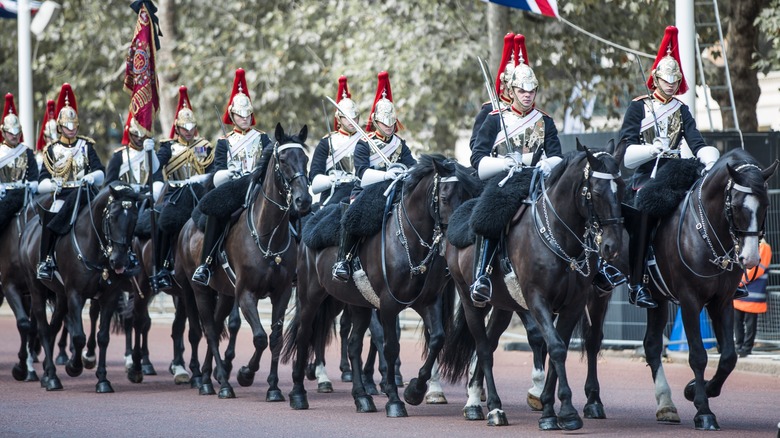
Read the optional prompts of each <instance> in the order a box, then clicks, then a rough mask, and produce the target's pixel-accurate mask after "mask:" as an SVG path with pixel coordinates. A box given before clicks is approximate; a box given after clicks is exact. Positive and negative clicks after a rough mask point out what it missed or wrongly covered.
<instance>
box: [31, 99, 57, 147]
mask: <svg viewBox="0 0 780 438" xmlns="http://www.w3.org/2000/svg"><path fill="white" fill-rule="evenodd" d="M56 108H57V104H56V103H55V102H54V101H53V100H52V99H49V100H47V101H46V112H45V113H44V114H43V123H42V124H41V131H40V133H38V141H37V142H35V150H36V151H42V150H43V148H44V146H46V145H47V144H48V143H50V142H52V141H57V138H58V137H59V134H58V133H57V113H56V112H55V110H56Z"/></svg>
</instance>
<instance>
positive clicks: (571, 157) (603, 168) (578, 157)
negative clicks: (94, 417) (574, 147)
mask: <svg viewBox="0 0 780 438" xmlns="http://www.w3.org/2000/svg"><path fill="white" fill-rule="evenodd" d="M588 149H589V150H590V152H591V153H592V154H593V155H596V156H598V155H599V154H600V153H601V152H604V153H608V152H607V151H606V150H605V149H595V148H594V149H591V148H588ZM584 159H585V152H584V151H571V152H568V153H567V154H566V155H564V156H563V160H562V161H561V162H560V163H559V164H558V165H557V166H555V169H553V170H552V172H550V176H549V177H547V179H546V180H545V185H547V186H548V187H549V186H551V185H553V184H555V182H556V181H558V180H559V179H560V178H561V176H562V175H563V173H564V172H565V171H566V168H567V167H568V166H569V165H572V164H575V163H579V162H580V161H582V160H584ZM598 162H599V163H600V164H601V165H600V166H599V168H598V169H595V168H594V169H593V170H594V171H596V172H604V173H611V174H613V175H616V174H617V173H618V172H619V171H620V165H619V164H617V161H615V163H616V165H615V166H614V167H613V166H608V165H607V163H605V162H604V161H602V160H598Z"/></svg>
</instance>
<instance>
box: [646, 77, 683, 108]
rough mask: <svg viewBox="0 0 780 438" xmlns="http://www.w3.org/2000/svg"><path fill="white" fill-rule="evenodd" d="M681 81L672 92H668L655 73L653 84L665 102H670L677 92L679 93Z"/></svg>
mask: <svg viewBox="0 0 780 438" xmlns="http://www.w3.org/2000/svg"><path fill="white" fill-rule="evenodd" d="M680 82H681V81H677V86H676V87H674V91H672V94H666V92H665V91H664V89H663V87H661V84H659V83H658V76H656V75H653V84H655V91H656V92H657V93H658V96H659V97H662V98H663V101H664V102H668V101H669V100H670V99H671V98H672V97H674V95H675V94H677V90H679V89H680Z"/></svg>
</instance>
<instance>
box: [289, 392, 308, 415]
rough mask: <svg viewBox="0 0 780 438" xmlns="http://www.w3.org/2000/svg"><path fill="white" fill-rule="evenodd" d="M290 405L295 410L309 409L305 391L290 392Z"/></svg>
mask: <svg viewBox="0 0 780 438" xmlns="http://www.w3.org/2000/svg"><path fill="white" fill-rule="evenodd" d="M289 395H290V407H291V408H293V409H294V410H296V411H302V410H305V409H309V399H308V398H307V397H306V393H305V392H304V393H302V394H301V393H292V392H291V393H290V394H289Z"/></svg>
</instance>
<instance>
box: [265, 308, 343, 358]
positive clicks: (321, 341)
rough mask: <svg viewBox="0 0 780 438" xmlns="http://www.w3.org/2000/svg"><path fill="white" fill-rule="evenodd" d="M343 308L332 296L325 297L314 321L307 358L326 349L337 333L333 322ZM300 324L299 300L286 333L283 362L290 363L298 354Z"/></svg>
mask: <svg viewBox="0 0 780 438" xmlns="http://www.w3.org/2000/svg"><path fill="white" fill-rule="evenodd" d="M343 309H344V305H343V304H342V303H341V302H340V301H338V300H336V299H335V298H333V297H331V296H328V297H327V298H325V301H323V302H322V304H320V306H319V308H318V309H317V314H316V315H315V316H314V321H313V322H312V338H311V342H310V343H309V346H308V349H307V359H308V357H311V356H312V354H314V353H315V352H317V351H322V352H324V351H325V347H327V345H328V344H329V343H330V341H331V339H333V337H334V336H335V333H336V328H335V326H334V325H333V322H334V321H335V320H336V317H337V316H338V314H339V313H341V311H342V310H343ZM300 325H301V321H300V302H297V303H296V306H295V315H294V316H293V320H292V321H291V322H290V324H289V325H288V326H287V329H286V330H285V333H284V346H283V348H282V355H281V358H280V359H281V362H282V363H285V364H286V363H289V362H290V361H291V360H293V359H294V358H295V356H296V353H297V350H298V343H297V342H296V338H297V337H298V330H299V329H300Z"/></svg>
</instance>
